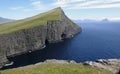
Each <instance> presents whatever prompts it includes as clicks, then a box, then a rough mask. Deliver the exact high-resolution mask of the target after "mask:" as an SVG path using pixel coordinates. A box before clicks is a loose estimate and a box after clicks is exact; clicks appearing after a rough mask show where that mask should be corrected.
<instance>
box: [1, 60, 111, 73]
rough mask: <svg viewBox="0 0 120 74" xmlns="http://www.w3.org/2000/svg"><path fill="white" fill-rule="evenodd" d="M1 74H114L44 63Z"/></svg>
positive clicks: (90, 68)
mask: <svg viewBox="0 0 120 74" xmlns="http://www.w3.org/2000/svg"><path fill="white" fill-rule="evenodd" d="M0 73H1V74H113V73H112V72H110V71H106V70H104V69H100V68H96V67H92V66H88V65H83V64H57V63H50V62H47V63H42V64H39V65H30V66H25V67H20V68H14V69H8V70H3V71H0Z"/></svg>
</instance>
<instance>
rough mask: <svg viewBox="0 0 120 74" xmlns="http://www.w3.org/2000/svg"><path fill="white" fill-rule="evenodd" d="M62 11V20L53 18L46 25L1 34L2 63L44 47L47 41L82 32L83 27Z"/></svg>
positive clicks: (53, 41)
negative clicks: (8, 58)
mask: <svg viewBox="0 0 120 74" xmlns="http://www.w3.org/2000/svg"><path fill="white" fill-rule="evenodd" d="M61 12H62V13H61V14H60V15H59V16H60V17H61V18H60V19H61V20H51V21H47V23H46V24H44V25H39V26H36V27H32V28H29V29H22V30H19V31H15V32H12V33H7V34H1V35H0V65H4V64H5V63H6V62H7V61H8V60H7V57H11V56H16V55H20V54H23V53H27V52H31V51H35V50H38V49H42V48H43V47H44V46H45V45H46V43H55V42H58V41H61V40H62V39H64V38H69V37H71V36H73V35H75V34H76V33H78V32H80V31H81V28H80V27H78V26H77V25H76V24H74V23H73V22H72V21H71V20H70V19H68V18H67V16H66V15H65V14H64V12H63V11H61Z"/></svg>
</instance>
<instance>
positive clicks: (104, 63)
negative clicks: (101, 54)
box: [84, 59, 120, 74]
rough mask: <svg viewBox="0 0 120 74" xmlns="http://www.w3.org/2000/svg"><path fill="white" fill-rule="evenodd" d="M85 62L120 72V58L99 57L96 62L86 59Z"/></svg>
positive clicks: (117, 73)
mask: <svg viewBox="0 0 120 74" xmlns="http://www.w3.org/2000/svg"><path fill="white" fill-rule="evenodd" d="M84 64H86V65H91V66H96V67H99V68H103V69H106V70H109V71H112V72H113V73H115V74H120V73H119V72H120V59H99V60H97V61H95V62H93V61H86V62H85V63H84Z"/></svg>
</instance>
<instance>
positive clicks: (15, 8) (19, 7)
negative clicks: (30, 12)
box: [10, 6, 24, 10]
mask: <svg viewBox="0 0 120 74" xmlns="http://www.w3.org/2000/svg"><path fill="white" fill-rule="evenodd" d="M23 8H24V7H21V6H18V7H11V8H10V9H11V10H20V9H23Z"/></svg>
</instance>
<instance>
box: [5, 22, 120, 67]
mask: <svg viewBox="0 0 120 74" xmlns="http://www.w3.org/2000/svg"><path fill="white" fill-rule="evenodd" d="M77 24H78V25H79V26H81V27H82V32H81V33H79V34H77V35H75V36H74V37H73V38H70V39H65V40H64V41H63V42H59V43H56V44H48V45H47V46H46V48H44V49H43V50H39V51H35V52H32V53H28V54H24V55H20V56H16V57H14V58H9V60H10V61H12V62H14V64H13V65H11V66H7V67H4V68H13V67H19V66H25V65H29V64H34V63H38V62H42V61H45V60H47V59H62V60H75V61H76V62H83V61H95V60H97V59H110V58H120V22H79V23H77Z"/></svg>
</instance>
